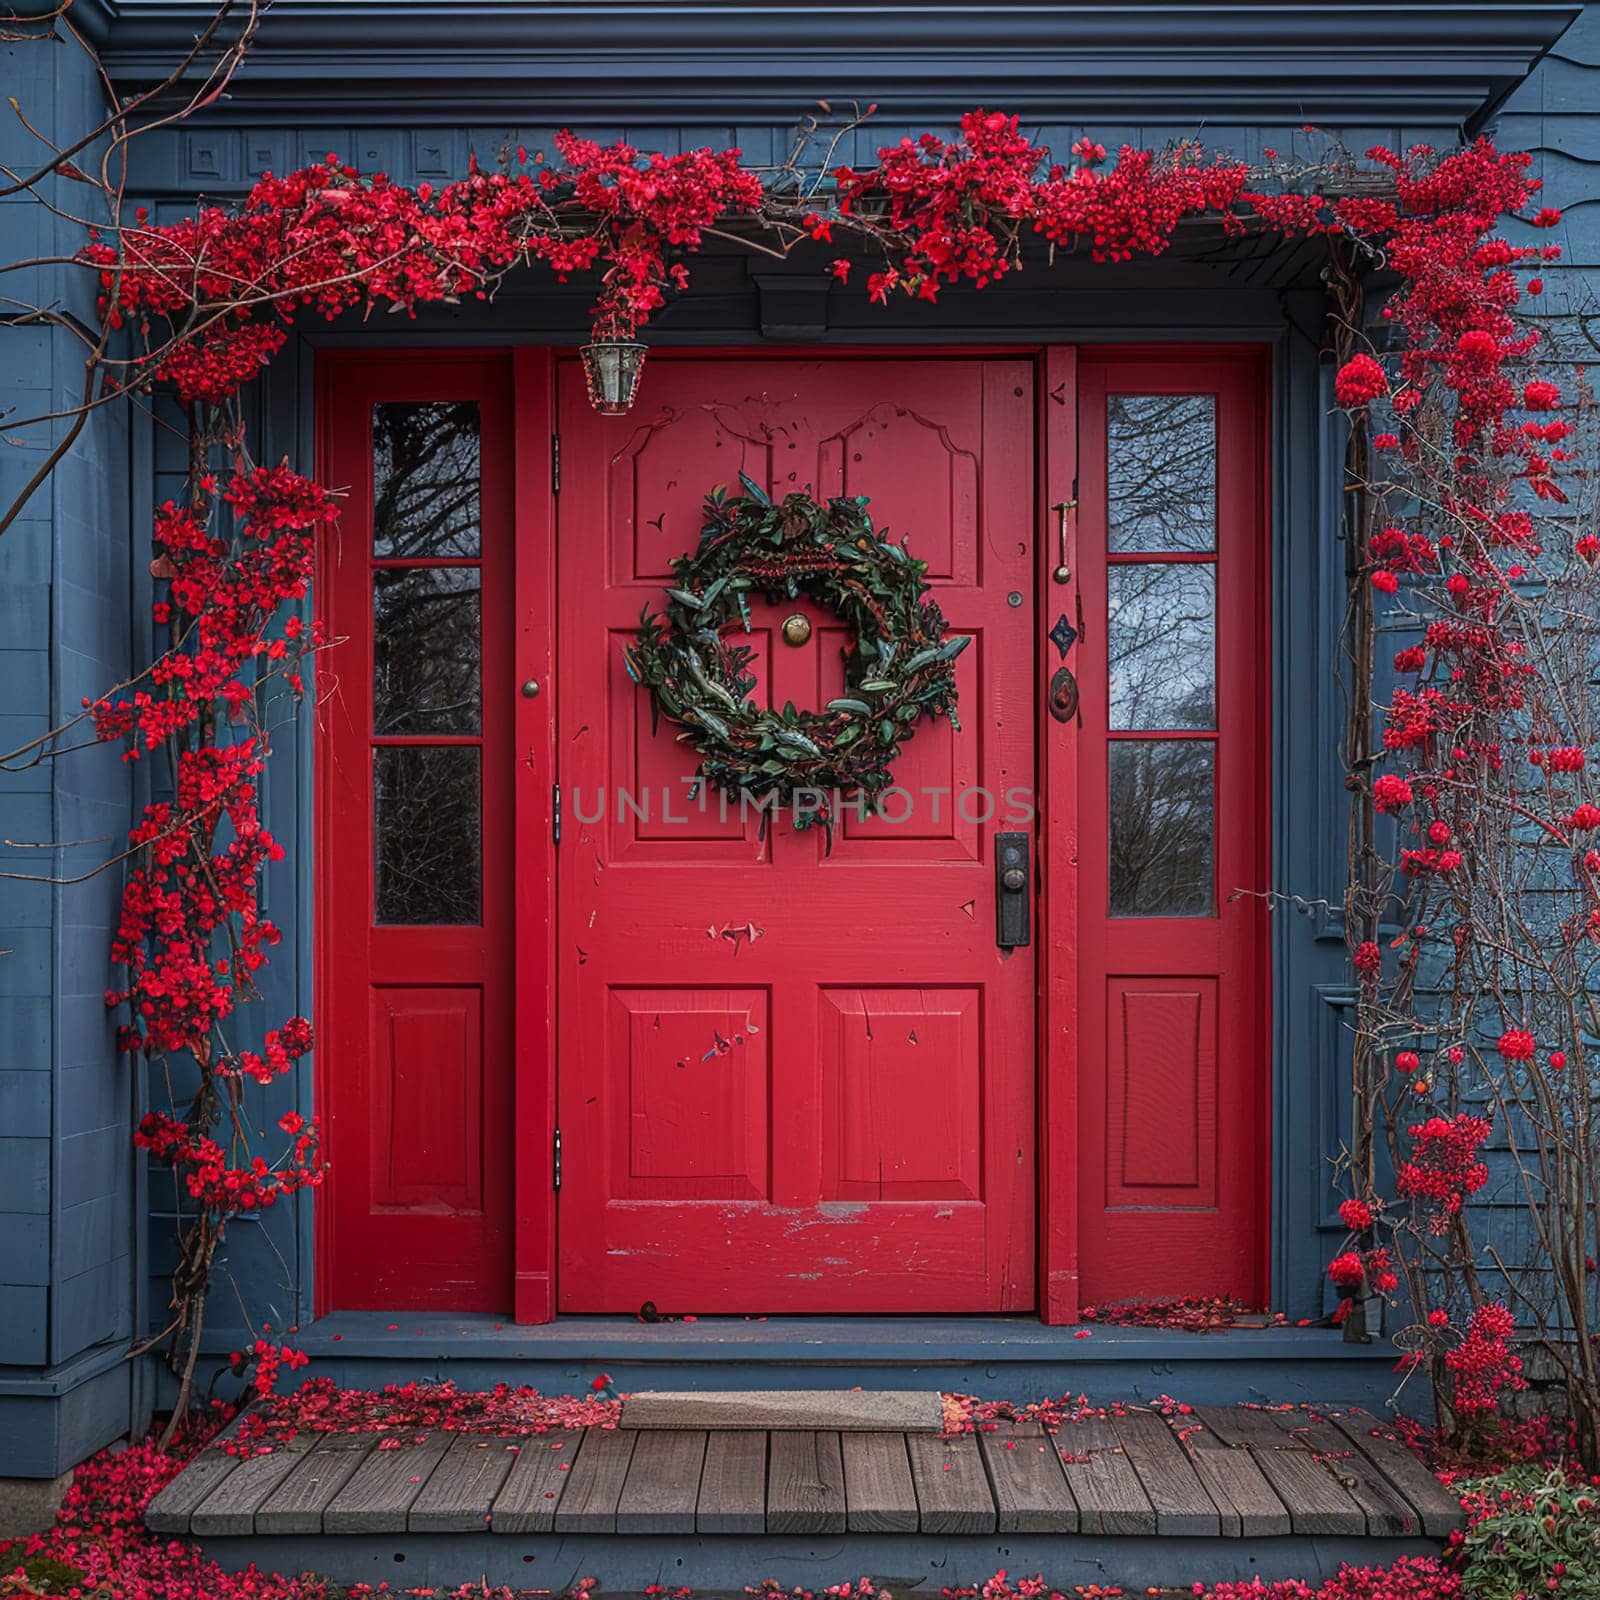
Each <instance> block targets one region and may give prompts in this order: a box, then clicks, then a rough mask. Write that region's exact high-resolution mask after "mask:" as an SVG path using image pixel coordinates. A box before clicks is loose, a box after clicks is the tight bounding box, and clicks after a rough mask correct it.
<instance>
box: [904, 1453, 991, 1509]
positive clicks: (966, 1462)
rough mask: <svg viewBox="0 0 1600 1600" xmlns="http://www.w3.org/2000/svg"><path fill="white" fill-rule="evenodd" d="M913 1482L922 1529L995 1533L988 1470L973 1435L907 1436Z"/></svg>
mask: <svg viewBox="0 0 1600 1600" xmlns="http://www.w3.org/2000/svg"><path fill="white" fill-rule="evenodd" d="M906 1454H907V1455H908V1456H910V1458H911V1483H912V1486H913V1487H914V1488H915V1489H916V1491H917V1516H918V1520H919V1524H920V1527H921V1531H922V1532H923V1533H993V1532H994V1529H995V1522H996V1512H995V1508H994V1495H993V1494H992V1493H991V1492H990V1489H989V1474H988V1473H987V1472H985V1471H984V1470H983V1457H982V1455H981V1454H979V1451H978V1441H977V1440H976V1439H975V1438H973V1436H972V1435H971V1434H970V1433H960V1434H957V1435H956V1436H955V1437H954V1438H953V1439H939V1438H934V1437H932V1436H930V1435H928V1434H924V1433H910V1434H907V1435H906Z"/></svg>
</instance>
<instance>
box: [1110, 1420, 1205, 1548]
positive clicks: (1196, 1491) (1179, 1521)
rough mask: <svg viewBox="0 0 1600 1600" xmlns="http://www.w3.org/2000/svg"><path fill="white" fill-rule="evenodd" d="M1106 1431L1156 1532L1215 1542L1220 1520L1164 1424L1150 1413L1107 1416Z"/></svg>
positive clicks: (1185, 1456) (1180, 1448)
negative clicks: (1138, 1486)
mask: <svg viewBox="0 0 1600 1600" xmlns="http://www.w3.org/2000/svg"><path fill="white" fill-rule="evenodd" d="M1111 1426H1112V1429H1113V1430H1114V1431H1115V1433H1116V1435H1117V1437H1118V1438H1119V1439H1120V1440H1121V1441H1122V1447H1123V1449H1124V1450H1126V1451H1127V1452H1128V1459H1129V1460H1130V1461H1131V1462H1132V1463H1133V1470H1134V1471H1135V1472H1137V1473H1138V1474H1139V1482H1140V1483H1142V1484H1143V1485H1144V1492H1145V1493H1146V1494H1147V1495H1149V1496H1150V1504H1151V1505H1152V1506H1153V1507H1154V1508H1155V1513H1156V1532H1157V1533H1158V1534H1189V1535H1193V1536H1195V1537H1198V1538H1207V1537H1209V1538H1213V1539H1214V1538H1216V1537H1218V1535H1220V1534H1221V1532H1222V1518H1221V1516H1220V1514H1219V1513H1218V1511H1217V1506H1216V1502H1215V1501H1214V1500H1213V1499H1212V1498H1211V1496H1210V1495H1209V1494H1207V1493H1206V1488H1205V1485H1204V1484H1203V1483H1201V1481H1200V1478H1199V1475H1198V1474H1197V1473H1196V1472H1195V1470H1194V1463H1193V1462H1192V1461H1190V1459H1189V1452H1188V1451H1187V1450H1185V1449H1184V1448H1183V1446H1182V1445H1181V1444H1179V1443H1178V1436H1177V1435H1176V1434H1175V1433H1174V1432H1173V1431H1172V1429H1171V1428H1170V1427H1169V1426H1168V1425H1167V1421H1166V1419H1165V1418H1164V1417H1159V1416H1157V1415H1156V1413H1155V1412H1153V1411H1129V1412H1127V1413H1125V1414H1124V1415H1122V1416H1120V1417H1113V1418H1112V1419H1111Z"/></svg>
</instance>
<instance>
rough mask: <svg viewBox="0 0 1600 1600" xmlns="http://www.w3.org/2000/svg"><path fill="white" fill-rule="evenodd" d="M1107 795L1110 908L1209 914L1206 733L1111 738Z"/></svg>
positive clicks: (1124, 912) (1143, 913) (1120, 913)
mask: <svg viewBox="0 0 1600 1600" xmlns="http://www.w3.org/2000/svg"><path fill="white" fill-rule="evenodd" d="M1109 798H1110V802H1111V914H1112V916H1114V917H1206V916H1210V915H1211V914H1212V912H1213V910H1214V909H1215V894H1214V891H1213V888H1212V865H1211V860H1212V847H1211V838H1212V832H1213V825H1214V822H1215V813H1216V776H1215V763H1214V759H1213V746H1212V743H1211V741H1210V740H1209V739H1118V740H1114V741H1113V742H1112V744H1111V749H1110V796H1109Z"/></svg>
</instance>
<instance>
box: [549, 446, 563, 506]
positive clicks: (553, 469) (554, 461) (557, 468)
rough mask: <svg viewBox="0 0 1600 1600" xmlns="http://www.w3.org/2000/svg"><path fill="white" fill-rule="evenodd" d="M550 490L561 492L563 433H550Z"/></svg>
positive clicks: (554, 492) (556, 492)
mask: <svg viewBox="0 0 1600 1600" xmlns="http://www.w3.org/2000/svg"><path fill="white" fill-rule="evenodd" d="M550 492H551V493H552V494H560V493H561V435H560V434H559V433H552V434H551V435H550Z"/></svg>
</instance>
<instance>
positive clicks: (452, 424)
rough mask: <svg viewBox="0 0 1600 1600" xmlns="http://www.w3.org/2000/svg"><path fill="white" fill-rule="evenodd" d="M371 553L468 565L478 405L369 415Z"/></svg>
mask: <svg viewBox="0 0 1600 1600" xmlns="http://www.w3.org/2000/svg"><path fill="white" fill-rule="evenodd" d="M372 553H373V555H374V556H376V557H378V558H379V559H380V560H404V559H408V558H409V559H423V560H429V559H445V560H450V559H454V558H457V557H466V558H468V559H471V558H472V557H475V556H477V555H478V554H479V543H478V405H477V402H476V401H474V400H422V401H395V400H387V401H384V402H383V403H381V404H379V405H375V406H374V407H373V408H372Z"/></svg>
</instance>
